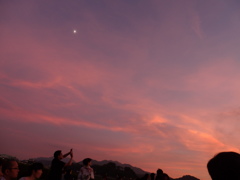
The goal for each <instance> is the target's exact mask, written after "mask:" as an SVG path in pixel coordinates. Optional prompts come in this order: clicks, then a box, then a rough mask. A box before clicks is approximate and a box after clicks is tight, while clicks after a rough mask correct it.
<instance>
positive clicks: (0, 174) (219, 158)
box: [0, 149, 240, 180]
mask: <svg viewBox="0 0 240 180" xmlns="http://www.w3.org/2000/svg"><path fill="white" fill-rule="evenodd" d="M67 156H70V159H69V161H68V162H67V163H65V162H63V161H61V160H62V159H63V158H65V157H67ZM72 161H73V151H72V149H71V150H70V151H69V152H68V153H66V154H62V152H61V151H60V150H58V151H56V152H55V153H54V159H53V160H52V162H51V168H50V173H49V177H48V179H49V180H72V176H71V169H66V167H68V166H70V165H71V164H72ZM91 162H92V159H90V158H86V159H84V160H83V166H82V167H81V168H80V170H79V173H78V177H77V180H93V179H94V171H93V169H92V168H91ZM207 169H208V172H209V175H210V176H211V178H212V180H240V154H239V153H236V152H220V153H218V154H217V155H215V156H214V157H213V158H212V159H210V160H209V162H208V163H207ZM42 172H43V164H42V163H37V162H36V163H33V164H32V165H31V166H30V167H29V176H26V177H21V178H20V179H19V180H37V179H39V178H40V177H41V175H42ZM18 173H19V167H18V162H17V161H16V160H5V161H3V162H0V180H14V179H16V178H17V177H18ZM104 179H106V178H104ZM138 180H170V178H169V176H168V175H167V174H166V173H164V172H163V171H162V170H161V169H158V170H157V172H156V174H155V173H151V174H145V175H144V176H143V177H142V178H139V179H138Z"/></svg>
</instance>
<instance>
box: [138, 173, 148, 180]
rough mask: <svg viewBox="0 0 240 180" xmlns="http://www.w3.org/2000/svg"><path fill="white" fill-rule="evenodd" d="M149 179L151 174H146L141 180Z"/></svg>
mask: <svg viewBox="0 0 240 180" xmlns="http://www.w3.org/2000/svg"><path fill="white" fill-rule="evenodd" d="M148 178H149V174H148V173H146V174H144V176H143V177H142V178H141V179H140V180H148Z"/></svg>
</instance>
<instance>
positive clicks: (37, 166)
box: [19, 163, 43, 180]
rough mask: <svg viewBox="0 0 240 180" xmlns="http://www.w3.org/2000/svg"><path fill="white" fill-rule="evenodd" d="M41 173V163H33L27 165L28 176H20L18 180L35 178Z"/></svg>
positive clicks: (33, 179) (34, 179)
mask: <svg viewBox="0 0 240 180" xmlns="http://www.w3.org/2000/svg"><path fill="white" fill-rule="evenodd" d="M42 173H43V164H42V163H33V164H32V165H30V167H29V176H27V177H22V178H20V179H19V180H36V179H39V178H40V177H41V175H42Z"/></svg>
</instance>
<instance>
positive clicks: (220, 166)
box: [207, 152, 240, 180]
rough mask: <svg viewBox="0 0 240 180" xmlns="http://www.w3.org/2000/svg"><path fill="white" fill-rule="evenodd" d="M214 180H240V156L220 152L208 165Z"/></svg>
mask: <svg viewBox="0 0 240 180" xmlns="http://www.w3.org/2000/svg"><path fill="white" fill-rule="evenodd" d="M207 168H208V172H209V174H210V176H211V178H212V180H240V154H238V153H236V152H220V153H218V154H217V155H216V156H214V157H213V158H212V159H210V160H209V162H208V164H207Z"/></svg>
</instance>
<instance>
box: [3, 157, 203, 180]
mask: <svg viewBox="0 0 240 180" xmlns="http://www.w3.org/2000/svg"><path fill="white" fill-rule="evenodd" d="M2 156H3V157H2ZM7 156H8V157H11V156H9V155H5V154H4V155H3V154H0V158H8V157H7ZM52 159H53V157H38V158H31V159H29V160H23V161H38V162H41V163H43V165H44V166H45V167H47V168H49V167H50V165H51V161H52ZM68 160H69V159H68V158H65V159H63V161H64V162H67V161H68ZM110 162H111V163H115V164H116V166H120V167H123V168H124V167H129V168H131V169H132V170H133V171H134V172H135V173H136V174H137V175H139V176H142V175H144V174H145V173H149V172H146V171H144V170H142V169H140V168H138V167H134V166H131V165H130V164H122V163H120V162H118V161H112V160H103V161H96V160H93V161H92V164H93V165H99V166H102V165H104V164H108V163H110ZM74 163H76V162H74ZM77 163H79V164H82V162H81V161H80V162H77ZM173 180H200V179H198V178H196V177H193V176H190V175H185V176H183V177H180V178H176V179H173Z"/></svg>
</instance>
